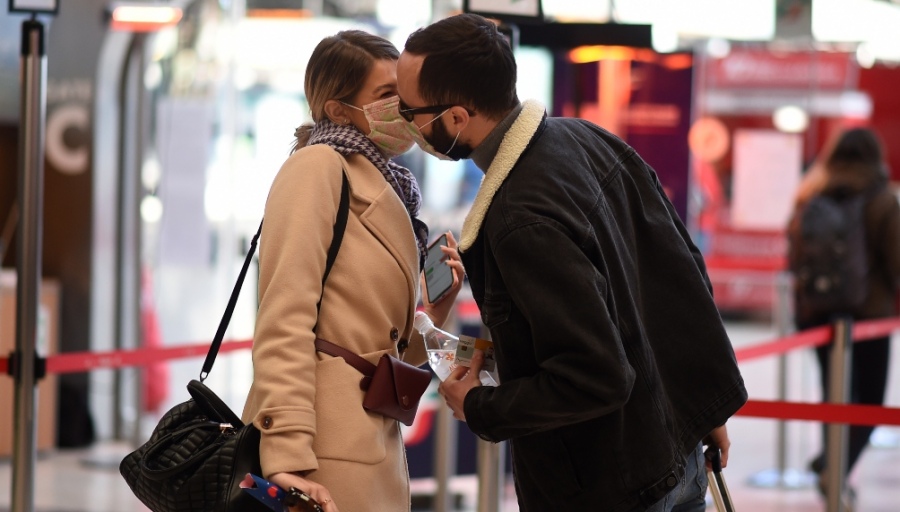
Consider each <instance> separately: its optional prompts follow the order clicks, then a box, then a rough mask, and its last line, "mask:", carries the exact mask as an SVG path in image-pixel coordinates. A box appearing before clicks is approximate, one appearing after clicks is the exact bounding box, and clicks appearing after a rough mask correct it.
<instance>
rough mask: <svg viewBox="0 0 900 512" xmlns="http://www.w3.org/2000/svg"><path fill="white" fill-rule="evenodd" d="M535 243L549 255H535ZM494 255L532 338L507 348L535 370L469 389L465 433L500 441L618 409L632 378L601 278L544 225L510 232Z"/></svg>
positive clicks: (558, 234)
mask: <svg viewBox="0 0 900 512" xmlns="http://www.w3.org/2000/svg"><path fill="white" fill-rule="evenodd" d="M535 240H540V241H541V244H540V245H541V247H553V248H554V250H553V251H546V250H540V249H538V250H535V248H534V241H535ZM493 252H494V257H495V258H496V262H497V266H498V267H499V269H500V272H501V274H502V276H503V280H504V282H506V283H507V286H508V287H509V293H510V295H511V297H510V299H511V300H512V302H513V303H514V304H515V305H516V307H517V308H518V309H519V310H520V311H521V314H522V315H523V316H524V317H525V318H527V319H528V322H529V328H530V331H531V332H530V337H531V340H527V339H522V340H515V339H513V340H509V342H510V343H516V342H518V341H521V343H522V348H521V349H522V350H533V351H534V355H533V356H534V360H535V361H536V363H537V365H538V369H537V371H536V372H535V373H534V374H533V375H531V376H528V377H524V378H518V379H514V380H509V381H504V382H503V383H502V384H501V385H500V386H498V387H496V388H494V387H478V388H475V389H473V390H471V391H470V392H469V393H468V394H467V395H466V399H465V403H464V409H465V414H466V421H467V422H468V425H469V428H470V429H471V430H472V431H473V432H474V433H476V434H477V435H479V436H480V437H482V438H483V439H487V440H490V441H501V440H504V439H509V438H512V437H518V436H523V435H528V434H532V433H537V432H541V431H546V430H551V429H554V428H558V427H561V426H565V425H570V424H574V423H579V422H582V421H586V420H588V419H591V418H595V417H599V416H603V415H606V414H608V413H609V412H610V411H614V410H616V409H618V408H620V407H621V406H622V405H623V404H624V403H625V402H626V401H627V400H628V398H629V395H630V393H631V389H632V386H633V384H634V379H635V372H634V369H633V368H632V367H631V366H630V364H629V362H628V359H627V358H626V355H625V349H624V347H623V344H622V340H621V337H620V333H619V331H618V329H617V328H616V326H615V324H614V323H613V320H612V318H611V316H610V312H609V308H608V305H607V303H606V296H607V286H608V283H607V280H606V278H605V277H604V276H603V275H602V274H601V273H600V272H599V271H598V270H597V268H596V267H595V266H594V265H593V264H592V262H591V261H590V260H589V259H588V257H587V256H586V255H585V254H584V253H583V251H582V250H581V249H580V248H579V247H578V246H577V244H576V243H575V242H574V241H573V240H572V239H571V238H570V237H569V236H568V235H567V234H565V233H564V232H562V231H561V230H560V229H559V228H558V227H557V226H555V225H553V224H550V223H549V222H537V223H532V224H528V225H525V226H523V227H519V228H516V229H514V230H513V231H511V232H510V233H509V234H507V235H506V236H504V237H503V238H502V239H501V240H500V241H499V243H497V244H496V245H495V246H494V247H493ZM485 300H486V301H487V300H490V298H488V297H486V298H485ZM491 327H492V330H493V327H494V326H491ZM529 341H530V342H531V343H532V344H531V345H529V344H528V343H529Z"/></svg>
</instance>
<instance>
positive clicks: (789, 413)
mask: <svg viewBox="0 0 900 512" xmlns="http://www.w3.org/2000/svg"><path fill="white" fill-rule="evenodd" d="M737 415H738V416H754V417H758V418H775V419H782V420H812V421H820V422H823V423H847V424H850V425H872V426H878V425H900V408H896V407H879V406H876V405H859V404H852V405H836V404H828V403H825V404H822V403H815V404H811V403H803V402H775V401H768V400H749V401H747V403H746V404H744V407H742V408H741V410H739V411H738V412H737Z"/></svg>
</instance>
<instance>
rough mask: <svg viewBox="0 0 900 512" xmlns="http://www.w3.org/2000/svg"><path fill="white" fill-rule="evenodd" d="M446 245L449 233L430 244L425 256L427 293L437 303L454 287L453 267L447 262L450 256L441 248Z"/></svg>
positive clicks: (432, 301) (433, 302) (429, 299)
mask: <svg viewBox="0 0 900 512" xmlns="http://www.w3.org/2000/svg"><path fill="white" fill-rule="evenodd" d="M446 246H447V235H446V234H443V235H441V236H440V237H438V239H437V240H435V241H434V242H432V243H431V245H429V246H428V256H427V257H426V258H425V269H424V272H425V293H426V294H427V295H428V302H430V303H432V304H437V302H438V301H439V300H441V299H442V298H444V295H446V294H447V292H449V291H450V289H451V288H453V269H452V268H450V266H449V265H447V263H446V261H447V259H448V258H449V256H447V255H446V254H444V251H442V250H441V247H446Z"/></svg>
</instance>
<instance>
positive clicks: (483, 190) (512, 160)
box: [459, 100, 544, 252]
mask: <svg viewBox="0 0 900 512" xmlns="http://www.w3.org/2000/svg"><path fill="white" fill-rule="evenodd" d="M543 119H544V107H543V105H541V104H540V103H538V102H537V101H533V100H528V101H526V102H525V103H524V104H523V105H522V112H520V113H519V117H517V118H516V120H515V122H513V124H512V126H510V128H509V131H507V132H506V134H505V135H504V136H503V141H502V142H501V143H500V149H499V150H497V156H495V157H494V160H493V161H492V162H491V165H490V167H488V170H487V172H485V173H484V180H483V181H482V182H481V187H479V188H478V194H477V195H476V196H475V201H474V203H472V209H471V210H469V214H468V215H466V221H465V222H464V223H463V229H462V236H460V240H459V250H460V251H461V252H465V251H467V250H468V249H469V248H470V247H472V244H473V243H475V239H476V238H478V232H479V231H480V230H481V224H482V222H484V216H485V214H487V211H488V208H490V206H491V201H493V200H494V194H496V193H497V190H498V189H499V188H500V185H503V182H504V181H505V180H506V177H507V176H509V172H510V171H511V170H512V168H513V167H514V166H515V165H516V162H518V161H519V157H520V156H521V155H522V152H524V151H525V148H527V147H528V143H529V142H531V138H532V137H533V136H534V134H535V132H536V131H537V129H538V127H539V126H540V125H541V121H542V120H543Z"/></svg>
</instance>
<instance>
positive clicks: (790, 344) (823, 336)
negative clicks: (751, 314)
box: [734, 318, 900, 363]
mask: <svg viewBox="0 0 900 512" xmlns="http://www.w3.org/2000/svg"><path fill="white" fill-rule="evenodd" d="M897 329H900V318H886V319H882V320H866V321H863V322H854V323H853V334H852V336H851V337H852V338H853V342H854V343H858V342H860V341H867V340H871V339H873V338H881V337H884V336H890V335H891V333H892V332H893V331H895V330H897ZM831 337H832V326H830V325H825V326H822V327H814V328H812V329H807V330H805V331H801V332H798V333H797V334H793V335H791V336H785V337H783V338H778V339H777V340H773V341H768V342H765V343H760V344H759V345H753V346H752V347H743V348H739V349H735V351H734V355H735V357H737V360H738V362H741V363H744V362H747V361H750V360H751V359H759V358H760V357H765V356H773V355H780V354H784V353H786V352H790V351H791V350H796V349H798V348H805V347H818V346H820V345H826V344H828V343H829V342H830V341H831Z"/></svg>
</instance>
